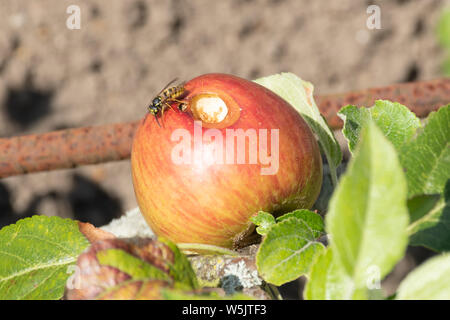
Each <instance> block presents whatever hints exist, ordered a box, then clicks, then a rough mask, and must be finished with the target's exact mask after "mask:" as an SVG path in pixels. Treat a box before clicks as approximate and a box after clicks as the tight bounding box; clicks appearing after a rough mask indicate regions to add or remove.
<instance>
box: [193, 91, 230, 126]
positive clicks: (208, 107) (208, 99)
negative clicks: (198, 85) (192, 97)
mask: <svg viewBox="0 0 450 320" xmlns="http://www.w3.org/2000/svg"><path fill="white" fill-rule="evenodd" d="M197 97H198V98H197V99H196V101H195V104H194V103H193V106H194V108H193V112H195V113H196V115H197V117H198V118H199V119H200V120H202V121H203V122H207V123H219V122H222V121H223V120H224V119H225V117H226V116H227V114H228V107H227V105H226V104H225V101H223V100H222V99H220V97H218V96H216V95H214V94H202V95H198V96H197ZM193 102H194V101H193Z"/></svg>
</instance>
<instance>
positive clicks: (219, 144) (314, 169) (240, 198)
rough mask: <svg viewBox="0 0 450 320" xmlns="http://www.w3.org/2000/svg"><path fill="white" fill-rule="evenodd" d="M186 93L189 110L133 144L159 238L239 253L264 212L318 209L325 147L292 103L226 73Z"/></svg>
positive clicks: (138, 189) (137, 175)
mask: <svg viewBox="0 0 450 320" xmlns="http://www.w3.org/2000/svg"><path fill="white" fill-rule="evenodd" d="M184 88H185V90H186V91H185V95H184V97H181V98H180V99H181V100H182V101H184V104H180V103H179V102H177V103H174V104H172V109H174V110H172V109H169V108H167V109H166V110H165V111H164V114H163V115H161V117H160V118H159V122H161V126H159V125H158V124H157V122H156V119H155V117H154V116H153V115H151V114H147V115H146V116H145V117H144V119H143V120H142V121H141V122H140V124H139V126H138V128H137V131H136V133H135V136H134V140H133V147H132V153H131V168H132V179H133V186H134V191H135V194H136V199H137V202H138V205H139V208H140V210H141V212H142V214H143V216H144V218H145V219H146V221H147V223H148V224H149V226H150V227H151V229H152V230H153V231H154V232H155V234H156V235H157V236H162V237H165V238H168V239H170V240H172V241H173V242H176V243H202V244H210V245H217V246H222V247H227V248H234V247H240V246H243V245H245V244H246V243H248V239H249V235H250V234H251V233H252V231H253V228H254V226H253V225H252V223H251V222H250V220H249V219H250V218H251V217H252V216H253V215H255V214H257V212H258V211H260V210H263V211H266V212H272V213H275V214H276V213H282V212H288V211H291V210H294V209H298V208H310V207H311V206H312V205H313V203H314V202H315V200H316V199H317V197H318V194H319V191H320V188H321V184H322V162H321V156H320V152H319V147H318V144H317V141H316V139H315V136H314V135H313V133H312V131H311V130H310V128H309V127H308V125H307V124H306V122H305V121H304V120H303V118H302V117H301V116H300V114H299V113H298V112H297V111H296V110H295V109H294V108H293V107H292V106H291V105H290V104H289V103H287V102H286V101H285V100H283V99H282V98H280V97H279V96H278V95H276V94H275V93H273V92H272V91H270V90H268V89H266V88H264V87H263V86H261V85H259V84H256V83H254V82H252V81H248V80H245V79H242V78H239V77H236V76H232V75H226V74H206V75H202V76H199V77H197V78H194V79H192V80H190V81H188V82H187V83H185V84H184ZM178 107H180V108H178ZM179 110H183V111H179Z"/></svg>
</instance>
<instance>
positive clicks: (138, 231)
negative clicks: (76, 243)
mask: <svg viewBox="0 0 450 320" xmlns="http://www.w3.org/2000/svg"><path fill="white" fill-rule="evenodd" d="M100 229H103V230H105V231H108V232H111V233H112V234H114V235H115V236H116V237H118V238H132V237H144V238H145V237H153V236H154V233H153V231H152V230H151V229H150V227H149V226H148V224H147V222H145V219H144V217H143V216H142V214H141V211H140V210H139V208H134V209H132V210H130V211H128V212H127V213H125V215H123V216H122V217H120V218H118V219H114V220H113V221H111V222H110V223H109V224H107V225H105V226H103V227H101V228H100Z"/></svg>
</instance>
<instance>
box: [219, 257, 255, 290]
mask: <svg viewBox="0 0 450 320" xmlns="http://www.w3.org/2000/svg"><path fill="white" fill-rule="evenodd" d="M224 275H225V276H227V275H234V276H236V277H238V278H239V281H240V282H241V284H242V286H243V287H244V288H251V287H254V286H259V285H261V283H262V281H261V279H260V278H259V277H258V271H256V270H254V271H250V270H249V269H248V268H247V266H246V265H245V262H244V261H243V260H241V261H239V262H238V263H233V264H230V265H228V266H227V267H226V268H225V270H224Z"/></svg>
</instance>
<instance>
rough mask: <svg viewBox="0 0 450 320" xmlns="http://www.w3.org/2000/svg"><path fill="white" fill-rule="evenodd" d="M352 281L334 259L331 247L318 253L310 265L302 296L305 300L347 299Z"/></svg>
mask: <svg viewBox="0 0 450 320" xmlns="http://www.w3.org/2000/svg"><path fill="white" fill-rule="evenodd" d="M353 291H354V283H353V280H352V279H351V278H350V277H349V276H348V275H347V274H346V272H345V271H344V270H343V269H342V267H341V266H340V265H339V263H338V261H337V260H336V259H333V252H332V250H331V248H327V249H326V251H325V252H324V253H322V254H321V255H319V256H318V257H317V259H316V261H315V263H314V264H313V265H312V267H311V270H310V273H309V277H308V282H307V283H306V287H305V291H304V296H305V299H306V300H348V299H351V298H352V296H353Z"/></svg>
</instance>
